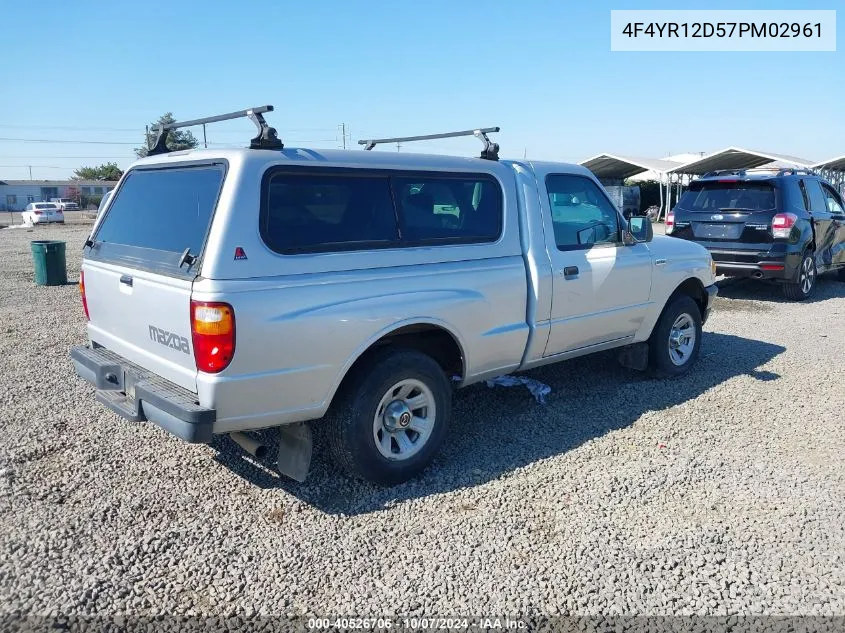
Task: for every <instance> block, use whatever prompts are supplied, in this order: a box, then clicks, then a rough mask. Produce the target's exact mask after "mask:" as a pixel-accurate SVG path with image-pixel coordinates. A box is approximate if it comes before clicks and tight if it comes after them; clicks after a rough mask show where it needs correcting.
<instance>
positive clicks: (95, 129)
mask: <svg viewBox="0 0 845 633" xmlns="http://www.w3.org/2000/svg"><path fill="white" fill-rule="evenodd" d="M0 127H5V128H12V129H15V130H78V131H80V132H137V131H138V128H134V127H85V126H79V125H16V124H13V123H0Z"/></svg>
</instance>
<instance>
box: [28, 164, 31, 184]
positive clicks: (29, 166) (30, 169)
mask: <svg viewBox="0 0 845 633" xmlns="http://www.w3.org/2000/svg"><path fill="white" fill-rule="evenodd" d="M27 167H29V179H30V180H32V165H27Z"/></svg>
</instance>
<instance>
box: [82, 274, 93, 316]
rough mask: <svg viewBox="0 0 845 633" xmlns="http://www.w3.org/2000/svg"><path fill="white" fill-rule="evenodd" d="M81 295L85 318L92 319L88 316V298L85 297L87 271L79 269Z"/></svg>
mask: <svg viewBox="0 0 845 633" xmlns="http://www.w3.org/2000/svg"><path fill="white" fill-rule="evenodd" d="M79 296H80V297H82V310H83V311H84V312H85V320H86V321H90V320H91V317H90V316H88V299H86V298H85V271H84V270H81V271H79Z"/></svg>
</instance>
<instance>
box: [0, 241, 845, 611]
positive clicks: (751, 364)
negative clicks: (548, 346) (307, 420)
mask: <svg viewBox="0 0 845 633" xmlns="http://www.w3.org/2000/svg"><path fill="white" fill-rule="evenodd" d="M85 230H86V229H85V227H82V226H71V225H67V226H64V227H58V226H56V227H45V228H43V229H41V228H39V229H38V230H37V231H36V232H35V233H37V236H38V237H48V238H53V237H55V238H57V239H66V240H67V241H68V260H69V261H68V266H69V270H68V273H69V279H70V280H71V281H75V280H76V279H77V276H78V270H79V265H80V255H81V251H80V249H81V244H82V241H83V240H84V237H85ZM35 233H33V232H30V231H27V230H25V229H7V230H3V231H0V262H2V263H0V323H2V325H0V328H2V336H0V357H2V359H3V361H2V365H1V367H2V371H1V372H0V381H2V382H0V510H1V511H2V513H1V514H0V614H2V613H7V614H8V613H13V612H17V613H25V614H42V615H44V614H46V615H50V614H53V615H55V614H65V615H68V614H89V615H98V614H99V615H110V614H129V615H139V614H146V615H150V614H151V615H155V614H191V613H198V614H211V615H233V614H237V615H239V616H241V617H243V618H251V617H254V616H256V615H257V614H285V613H292V614H316V615H327V614H333V615H354V614H357V615H368V616H379V615H385V614H391V613H392V614H402V615H405V614H408V615H410V614H416V615H426V614H428V615H437V614H440V615H448V614H455V613H463V614H522V615H531V614H559V613H560V614H581V615H590V614H605V615H611V614H655V615H658V614H665V615H670V614H699V613H700V614H710V615H724V614H733V613H739V614H805V615H808V614H821V615H831V614H838V615H843V614H845V585H843V583H845V560H843V559H845V461H843V459H844V458H843V456H845V429H843V424H842V422H843V412H844V411H845V388H843V379H842V367H843V361H845V325H843V323H845V284H841V283H838V282H836V281H833V280H825V281H822V282H821V283H820V285H819V287H818V289H817V290H818V293H817V295H816V297H815V299H814V301H812V302H811V303H807V304H791V303H785V302H783V301H781V299H780V293H779V291H778V290H777V289H772V288H769V287H766V286H762V285H757V284H754V283H751V282H740V283H733V284H730V285H727V286H726V287H725V288H724V289H723V290H722V296H721V297H720V299H719V300H718V303H717V306H716V309H715V312H714V314H713V316H712V319H711V320H710V321H709V322H708V324H707V326H706V328H705V330H706V333H705V337H704V342H703V346H702V357H701V359H700V361H699V363H698V365H697V366H696V367H695V368H694V370H693V371H692V372H691V373H690V374H689V375H688V376H686V377H684V378H682V379H680V380H676V381H653V380H647V379H645V378H643V377H642V376H641V375H639V374H636V373H634V372H630V371H627V370H624V369H622V368H620V367H618V366H617V365H616V364H615V362H614V360H613V358H612V357H611V356H609V355H607V354H605V355H601V356H598V357H594V358H590V359H580V360H576V361H572V362H569V363H565V364H563V365H558V366H551V367H547V368H544V369H542V370H539V371H534V372H531V374H530V375H531V376H533V377H535V378H537V379H539V380H542V381H544V382H546V383H548V384H549V385H550V386H551V387H552V393H551V395H550V396H549V398H548V402H547V404H546V405H545V406H544V405H540V404H537V403H535V402H534V401H533V399H531V397H530V396H529V395H528V392H527V391H526V390H524V389H522V388H515V389H507V388H496V389H489V388H487V387H485V386H483V385H481V386H476V387H472V388H469V389H466V390H463V391H461V392H459V394H458V396H457V398H456V403H455V411H454V422H453V426H452V428H451V430H450V436H449V438H448V440H447V445H446V446H445V449H444V450H443V451H442V453H441V456H440V457H439V458H438V460H437V462H436V464H435V466H434V467H433V468H432V469H430V470H429V471H428V472H427V473H426V474H425V476H424V477H423V478H421V479H419V480H418V481H415V482H412V483H408V484H405V485H402V486H398V487H396V488H393V489H379V488H375V487H372V486H369V485H366V484H363V483H358V482H354V481H349V480H347V479H345V478H343V477H342V476H341V475H340V474H339V473H338V472H337V471H336V470H335V469H334V468H333V467H332V465H331V463H329V462H328V461H327V460H326V459H324V457H323V456H322V454H321V453H320V452H319V446H318V453H317V455H316V457H315V463H314V466H313V470H312V473H311V476H310V478H309V479H308V481H307V482H306V483H304V484H297V483H295V482H291V481H288V480H284V479H281V478H280V477H278V476H277V475H275V474H274V473H273V472H272V471H270V470H268V469H267V468H265V467H263V466H262V465H261V464H255V463H253V462H252V461H249V460H247V459H246V458H245V457H244V456H243V455H242V453H240V452H238V450H237V449H236V447H234V445H232V444H230V443H229V441H228V440H227V439H221V440H220V441H219V442H218V443H217V444H216V445H215V446H213V447H209V446H202V445H198V446H195V445H187V444H184V443H182V442H181V441H179V440H177V439H174V438H172V437H169V436H168V435H167V434H166V433H164V432H163V431H161V430H158V429H157V428H156V427H154V426H152V425H149V424H131V423H128V422H126V421H123V420H121V419H119V418H118V417H117V416H115V415H114V414H112V413H110V412H108V411H106V410H105V409H104V408H103V407H102V406H101V405H99V404H97V403H96V402H95V400H94V395H93V391H92V389H91V388H90V387H89V386H88V385H87V384H85V383H84V382H83V381H82V380H80V379H77V378H76V377H75V376H74V375H73V372H72V368H71V365H70V363H69V360H68V356H67V354H68V349H69V348H70V347H71V346H72V345H74V344H78V343H80V342H82V341H83V340H84V338H85V335H84V319H83V315H82V309H81V306H80V303H79V299H78V293H77V289H76V286H75V285H72V284H71V285H68V286H65V287H58V288H42V287H36V286H34V284H33V283H32V268H31V263H30V256H29V240H30V239H33V238H34V237H36V235H35Z"/></svg>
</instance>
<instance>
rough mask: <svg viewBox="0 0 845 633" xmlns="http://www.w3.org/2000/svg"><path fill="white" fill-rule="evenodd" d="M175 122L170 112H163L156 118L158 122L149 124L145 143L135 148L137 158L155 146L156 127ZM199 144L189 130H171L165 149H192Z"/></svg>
mask: <svg viewBox="0 0 845 633" xmlns="http://www.w3.org/2000/svg"><path fill="white" fill-rule="evenodd" d="M175 121H176V119H174V118H173V113H172V112H165V113H164V114H163V115H162V116H160V117H159V118H158V121H154V122H153V123H151V124H150V132H149V133H148V134H145V136H146V142H145V143H144V145H143V146H141V147H136V148H135V154H136V155H137V156H138V158H143V157H144V156H146V155H147V153H148V152H149V151H150V149H151V148H152V147H153V146H154V145H155V142H156V138H157V137H158V134H157V132H156V131H155V128H156V126H159V125H164V124H167V123H174V122H175ZM199 144H200V142H199V141H198V140H197V139H196V137H195V136H194V135H193V134H192V133H191V131H190V130H171V131H170V132H169V133H168V135H167V149H169V150H171V151H179V150H182V149H194V148H195V147H196V146H197V145H199Z"/></svg>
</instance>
